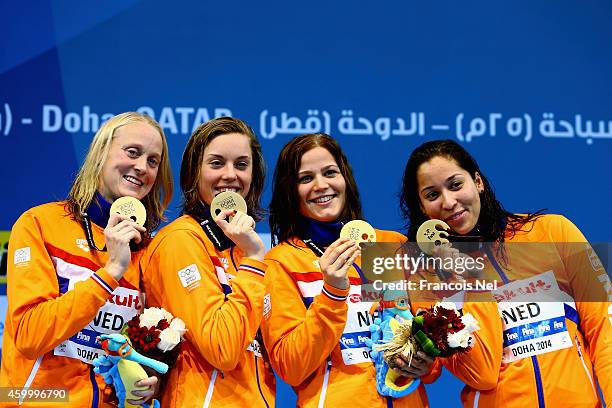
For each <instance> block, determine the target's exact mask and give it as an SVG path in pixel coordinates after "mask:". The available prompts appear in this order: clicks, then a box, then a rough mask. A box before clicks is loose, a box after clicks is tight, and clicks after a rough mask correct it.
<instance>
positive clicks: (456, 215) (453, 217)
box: [444, 210, 466, 222]
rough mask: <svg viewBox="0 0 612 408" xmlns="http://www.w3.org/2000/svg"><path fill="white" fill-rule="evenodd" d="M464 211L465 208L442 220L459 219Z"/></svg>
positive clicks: (452, 220) (451, 220) (453, 220)
mask: <svg viewBox="0 0 612 408" xmlns="http://www.w3.org/2000/svg"><path fill="white" fill-rule="evenodd" d="M465 213H466V210H461V211H459V212H457V213H455V214H453V215H451V216H450V217H447V218H446V219H445V220H444V221H448V222H455V221H458V220H460V219H461V218H463V215H464V214H465Z"/></svg>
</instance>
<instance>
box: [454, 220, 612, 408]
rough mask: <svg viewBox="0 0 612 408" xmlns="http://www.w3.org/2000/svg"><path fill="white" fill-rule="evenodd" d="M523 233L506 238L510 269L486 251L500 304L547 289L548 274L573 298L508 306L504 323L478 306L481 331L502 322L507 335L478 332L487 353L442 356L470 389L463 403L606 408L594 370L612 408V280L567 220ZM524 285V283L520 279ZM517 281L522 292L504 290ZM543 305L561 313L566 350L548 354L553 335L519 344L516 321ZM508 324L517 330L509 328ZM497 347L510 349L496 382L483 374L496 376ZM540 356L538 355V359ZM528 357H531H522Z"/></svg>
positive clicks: (541, 223) (548, 222)
mask: <svg viewBox="0 0 612 408" xmlns="http://www.w3.org/2000/svg"><path fill="white" fill-rule="evenodd" d="M523 229H524V230H525V231H521V232H518V233H517V234H516V235H515V236H514V237H510V236H509V235H508V236H507V240H506V242H507V245H506V247H507V255H508V256H507V264H506V266H505V267H504V266H503V263H502V262H499V259H497V258H499V257H498V256H496V255H495V254H493V253H491V252H489V253H488V254H487V255H488V257H489V261H491V258H493V261H494V262H487V264H486V267H485V271H484V272H485V277H486V279H487V280H495V279H497V280H498V281H499V288H498V290H497V291H496V292H495V293H496V295H494V297H496V300H498V301H500V300H502V298H503V299H505V300H511V299H512V297H513V296H514V295H516V294H517V293H519V292H520V291H522V292H524V293H530V292H529V291H530V290H535V291H537V290H539V289H540V287H547V285H548V283H546V282H547V281H546V280H545V277H546V275H547V274H546V272H548V271H552V273H554V278H556V281H557V282H558V285H559V288H560V290H561V291H563V292H564V293H565V294H567V297H566V299H563V300H564V301H563V302H547V303H545V304H542V303H540V304H539V305H538V306H535V305H533V304H530V305H525V304H523V305H522V306H518V307H519V308H520V310H519V309H517V308H515V310H512V309H511V307H513V306H514V305H516V304H514V305H513V304H511V303H510V302H501V303H499V305H500V307H504V308H506V309H505V313H503V317H504V319H499V317H500V311H497V310H494V309H490V305H491V304H490V303H489V304H487V303H482V304H479V305H476V306H477V307H478V308H479V309H480V312H477V313H475V314H476V315H477V316H476V318H477V319H478V320H479V322H480V327H481V328H483V327H486V326H489V325H491V326H495V327H498V325H502V326H501V328H500V330H502V331H501V332H500V333H492V332H491V330H490V329H487V330H486V331H482V329H481V330H480V331H479V332H476V333H478V334H479V336H480V338H481V340H482V341H484V342H485V343H486V345H485V346H484V349H485V350H488V351H489V353H488V354H487V353H479V352H476V353H469V354H468V355H456V356H453V357H451V358H449V359H442V361H443V363H444V364H445V366H446V367H447V368H448V369H449V370H450V371H451V372H453V373H454V374H455V375H457V377H458V378H460V379H461V380H463V381H464V382H465V383H466V384H467V386H466V387H465V388H464V390H463V392H462V394H461V399H462V401H463V404H464V406H466V407H504V408H514V407H517V408H518V407H521V408H525V407H540V408H543V407H552V408H557V407H568V408H569V407H572V408H573V407H599V406H601V404H600V402H599V398H598V395H597V391H596V385H595V376H594V375H593V373H594V372H595V373H596V374H597V379H598V380H599V384H600V386H601V389H602V392H603V396H604V399H605V401H606V403H607V406H611V405H612V306H611V303H610V300H611V299H610V297H611V296H612V292H611V287H610V280H609V277H608V275H607V274H606V272H605V270H604V269H603V266H602V265H601V262H600V261H599V259H598V258H597V256H596V254H595V253H594V251H593V250H592V248H591V247H590V245H588V244H587V243H586V239H585V238H584V236H583V235H582V233H581V232H580V231H579V230H578V228H576V226H575V225H574V224H572V223H571V222H570V221H569V220H567V219H566V218H565V217H563V216H560V215H545V216H542V217H540V218H538V219H537V220H536V221H535V222H534V223H533V224H531V223H530V224H528V225H526V226H525V227H524V228H523ZM517 243H518V244H517ZM537 243H548V244H537ZM572 243H574V244H572ZM577 243H580V244H577ZM549 275H550V274H549ZM554 278H553V279H554ZM518 280H521V282H522V283H520V282H516V281H518ZM525 280H527V281H525ZM512 283H514V285H517V284H518V289H517V286H514V287H513V286H505V287H504V286H502V285H506V284H510V285H512ZM523 286H524V287H523ZM606 290H607V291H608V292H607V293H606ZM469 295H470V294H468V295H467V297H468V298H469ZM536 299H537V298H536ZM580 299H582V301H580ZM606 300H607V301H606ZM504 303H505V305H504ZM540 307H541V309H542V310H545V309H550V308H556V307H558V308H560V309H559V310H560V312H559V313H558V314H559V316H558V317H557V319H554V317H550V316H549V317H548V318H549V319H550V322H551V323H552V324H553V327H558V328H559V329H560V333H559V334H555V336H564V337H565V339H566V340H565V343H564V344H563V346H562V347H565V348H561V349H556V350H552V351H549V352H547V351H546V348H550V347H551V345H553V344H554V343H552V342H550V341H548V340H546V339H548V338H552V337H550V336H544V337H542V338H541V339H542V340H538V341H536V342H535V343H536V344H533V346H534V348H530V347H531V346H521V345H518V344H517V343H516V341H517V339H520V337H519V335H518V334H517V332H520V331H521V330H522V329H519V330H516V328H512V323H515V322H514V319H520V318H526V317H529V314H530V313H533V314H536V313H538V312H541V311H542V310H540ZM487 308H488V309H490V312H489V313H490V314H489V315H488V316H489V317H488V318H486V317H485V314H486V313H487V312H486V309H487ZM515 312H516V313H515ZM553 315H554V314H553ZM508 323H511V325H510V326H507V325H508ZM519 323H520V322H519ZM504 324H505V325H504ZM519 327H521V326H519ZM523 328H524V327H523ZM564 331H567V334H565V333H563V332H564ZM500 335H501V336H500ZM502 336H503V337H502ZM487 337H488V338H487ZM522 344H525V343H522ZM496 347H497V348H498V349H500V351H501V349H502V348H503V351H502V352H500V354H499V355H498V356H497V359H498V360H497V361H498V363H499V364H500V369H499V373H498V378H497V381H496V382H495V383H491V381H490V378H489V377H490V376H489V375H488V374H487V375H486V376H484V377H483V376H482V375H481V373H490V368H491V367H492V366H494V365H495V361H493V360H492V357H493V356H492V355H491V353H490V351H491V350H495V348H496ZM538 349H541V350H538ZM533 353H535V355H533V356H531V355H530V354H533ZM525 354H526V355H527V356H526V357H523V355H525ZM502 355H504V360H505V361H502ZM510 360H514V361H510ZM487 388H490V389H488V390H487Z"/></svg>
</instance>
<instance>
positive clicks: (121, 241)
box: [104, 214, 147, 280]
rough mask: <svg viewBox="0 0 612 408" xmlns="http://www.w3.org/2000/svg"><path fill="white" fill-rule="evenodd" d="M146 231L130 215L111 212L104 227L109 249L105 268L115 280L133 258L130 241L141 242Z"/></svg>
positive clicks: (123, 272)
mask: <svg viewBox="0 0 612 408" xmlns="http://www.w3.org/2000/svg"><path fill="white" fill-rule="evenodd" d="M145 232H147V230H146V229H145V228H144V227H141V226H140V225H138V224H136V223H135V222H134V221H132V220H131V219H129V218H128V217H124V216H122V215H119V214H111V216H110V218H109V219H108V224H107V225H106V228H105V229H104V240H105V241H106V250H107V251H108V261H106V265H105V266H104V268H105V269H106V271H107V272H108V273H109V274H110V275H111V276H112V277H113V278H114V279H115V280H119V279H121V278H122V277H123V275H124V274H125V271H127V268H128V266H129V264H130V261H131V259H132V252H131V250H130V241H131V240H134V242H135V243H137V244H139V243H140V242H141V241H142V234H144V233H145Z"/></svg>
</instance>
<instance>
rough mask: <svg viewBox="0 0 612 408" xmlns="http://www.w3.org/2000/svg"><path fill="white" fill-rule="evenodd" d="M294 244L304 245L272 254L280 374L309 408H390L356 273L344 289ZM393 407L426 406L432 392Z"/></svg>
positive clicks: (272, 341) (389, 238) (268, 338)
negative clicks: (372, 354) (369, 345)
mask: <svg viewBox="0 0 612 408" xmlns="http://www.w3.org/2000/svg"><path fill="white" fill-rule="evenodd" d="M376 235H377V241H378V242H403V241H404V240H405V237H404V236H403V235H401V234H399V233H396V232H391V231H380V230H377V231H376ZM291 242H292V243H293V244H294V245H296V246H292V245H291V244H289V243H287V242H283V243H281V244H279V245H278V246H276V247H274V248H272V249H271V250H270V251H269V252H268V254H267V255H266V262H267V263H268V271H267V276H268V278H269V282H270V295H271V303H272V306H273V307H272V310H271V313H270V314H269V315H267V316H265V317H264V319H263V321H262V333H263V338H264V343H265V344H266V347H267V349H268V352H269V354H270V360H271V363H272V366H273V367H274V369H275V370H276V373H277V374H278V375H279V376H280V377H281V378H282V379H283V380H284V381H286V382H287V383H289V384H290V385H292V386H293V389H294V390H295V392H296V393H297V396H298V406H301V407H313V406H314V407H322V406H327V407H339V406H351V407H387V406H388V405H387V399H386V398H384V397H382V396H380V395H379V394H378V392H377V391H376V381H375V369H374V364H373V363H372V361H371V360H369V359H368V358H367V351H366V350H365V349H364V347H365V346H364V344H363V340H364V338H365V337H369V333H370V332H369V325H370V323H371V319H370V315H369V313H368V311H369V309H370V305H371V303H370V302H368V299H362V297H361V286H360V285H361V278H360V276H359V273H358V272H357V269H356V268H355V267H354V266H353V267H352V268H351V269H349V280H350V284H351V286H350V288H349V289H346V290H340V289H337V288H335V287H333V286H330V285H328V284H326V283H324V282H323V274H322V272H321V269H320V267H319V257H318V256H317V255H315V254H314V253H313V252H312V250H311V249H310V248H308V247H307V246H306V245H305V244H304V242H303V241H301V240H299V239H293V240H291ZM358 261H360V260H358ZM358 265H359V263H358ZM307 306H308V307H307ZM364 352H365V353H366V354H364ZM437 374H438V373H436V375H437ZM392 403H393V406H396V407H400V406H402V407H403V406H406V407H408V406H409V407H426V406H428V401H427V395H426V393H425V388H424V387H423V385H420V386H419V388H418V389H417V390H416V391H414V392H413V393H411V394H410V395H408V396H406V397H404V398H402V399H397V400H393V401H392Z"/></svg>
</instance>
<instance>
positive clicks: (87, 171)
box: [66, 112, 173, 232]
mask: <svg viewBox="0 0 612 408" xmlns="http://www.w3.org/2000/svg"><path fill="white" fill-rule="evenodd" d="M135 122H143V123H146V124H148V125H151V126H153V127H154V128H155V129H157V131H158V132H159V135H160V136H161V139H162V144H163V150H162V155H161V160H160V162H159V168H158V171H157V178H156V179H155V183H153V187H152V188H151V191H150V192H149V194H147V195H146V196H145V197H144V198H143V199H142V203H143V204H144V206H145V208H146V209H147V221H146V223H145V227H146V228H147V230H148V231H149V232H151V231H153V230H155V229H156V228H157V227H158V226H159V223H160V222H161V221H162V220H165V218H164V210H165V209H166V208H167V207H168V204H170V200H171V199H172V189H173V181H172V171H171V169H170V161H169V158H168V143H167V142H166V135H164V131H163V130H162V128H161V126H160V125H159V123H157V122H156V121H155V120H154V119H153V118H151V117H149V116H147V115H144V114H142V113H138V112H125V113H121V114H119V115H116V116H113V117H112V118H110V119H109V120H107V121H106V122H105V123H103V124H102V126H100V129H98V131H97V132H96V135H95V136H94V138H93V141H92V142H91V145H90V146H89V151H88V152H87V156H86V157H85V161H84V162H83V165H82V166H81V168H80V170H79V173H78V174H77V176H76V178H75V179H74V182H73V183H72V188H71V189H70V192H69V193H68V198H67V200H66V206H67V210H68V212H69V213H70V214H71V216H72V217H73V218H74V219H76V220H78V221H81V220H82V219H83V212H85V210H86V209H87V207H88V206H89V205H90V204H91V202H92V200H93V199H94V196H95V194H96V192H97V191H98V188H99V187H100V175H101V174H102V168H103V167H104V164H105V163H106V159H107V158H108V152H109V151H110V147H111V143H112V141H113V138H114V137H115V132H116V131H117V129H119V128H120V127H122V126H125V125H128V124H130V123H135Z"/></svg>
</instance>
